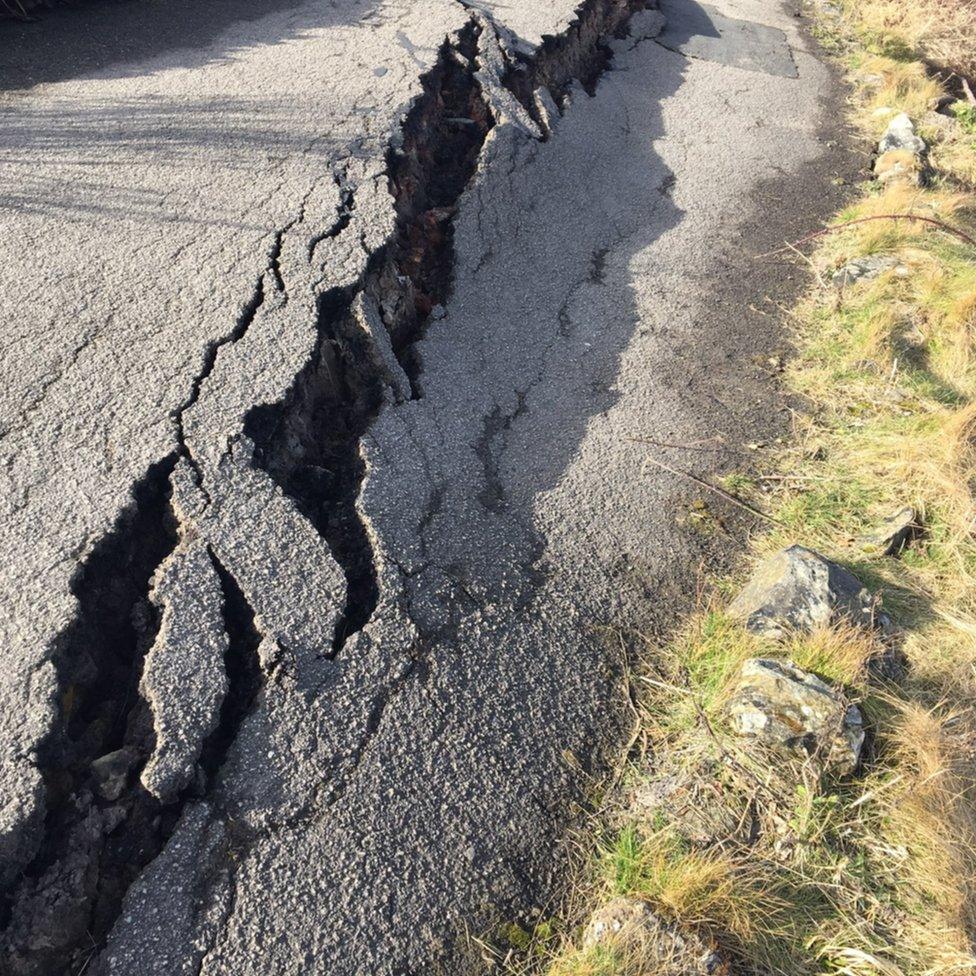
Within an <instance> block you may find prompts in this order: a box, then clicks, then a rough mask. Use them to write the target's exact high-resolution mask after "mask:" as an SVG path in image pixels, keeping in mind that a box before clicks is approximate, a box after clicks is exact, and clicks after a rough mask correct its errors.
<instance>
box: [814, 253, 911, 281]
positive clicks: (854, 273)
mask: <svg viewBox="0 0 976 976" xmlns="http://www.w3.org/2000/svg"><path fill="white" fill-rule="evenodd" d="M886 271H893V272H894V273H895V274H896V275H898V276H899V277H904V276H905V275H907V274H908V268H906V267H905V265H903V264H902V263H901V262H900V261H899V260H898V258H895V257H891V256H890V255H884V254H870V255H868V256H867V257H863V258H855V259H854V260H853V261H848V263H847V264H845V265H844V266H843V267H842V268H838V269H837V270H836V271H835V272H834V274H833V277H832V279H831V281H832V282H833V284H834V287H835V288H844V287H846V286H847V285H853V284H854V283H855V282H857V281H871V280H873V279H874V278H877V277H879V276H880V275H882V274H884V273H885V272H886Z"/></svg>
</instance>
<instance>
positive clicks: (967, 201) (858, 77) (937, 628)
mask: <svg viewBox="0 0 976 976" xmlns="http://www.w3.org/2000/svg"><path fill="white" fill-rule="evenodd" d="M820 30H821V34H822V37H823V39H824V40H825V41H826V42H827V43H828V44H829V46H830V47H831V49H832V50H833V51H834V52H835V53H836V54H837V56H838V57H841V58H843V60H844V61H845V63H846V67H847V69H848V72H849V76H850V80H851V85H852V92H853V94H852V99H851V119H852V121H853V123H854V125H855V126H856V127H857V128H858V129H860V130H861V132H863V134H864V136H865V139H870V140H871V141H872V142H876V141H877V139H878V137H879V136H880V135H881V134H882V132H883V131H884V129H885V127H886V126H887V124H888V122H889V121H890V119H891V118H892V117H894V116H895V115H896V114H897V113H899V112H905V113H907V114H908V115H909V116H911V117H912V119H913V120H914V121H915V123H916V125H917V126H918V130H919V132H920V134H921V135H922V136H923V137H924V138H925V139H926V142H927V143H928V144H929V147H930V149H929V156H928V161H929V165H930V167H931V173H930V178H929V180H928V183H927V185H926V186H924V187H918V186H915V185H910V184H909V183H908V182H905V181H902V182H894V183H891V184H889V185H887V186H881V185H879V184H877V183H875V182H872V181H868V182H867V183H866V184H865V186H864V187H863V188H862V192H861V193H860V195H859V197H858V199H857V200H856V201H855V202H854V203H852V204H851V206H850V207H849V208H848V209H847V210H845V211H844V212H843V213H840V214H838V215H837V217H836V219H835V220H834V221H833V222H832V224H831V230H830V232H828V233H825V234H824V235H822V236H821V237H819V238H818V244H817V247H816V249H815V251H814V253H813V254H812V256H811V257H810V258H809V259H808V260H809V265H810V269H811V271H812V276H813V278H814V279H815V283H814V284H813V286H812V287H811V289H810V291H809V293H808V294H807V295H806V297H805V298H804V299H803V300H802V301H801V303H800V304H799V306H798V307H797V308H796V309H795V310H794V325H795V341H796V348H797V354H796V356H795V359H794V360H793V362H792V364H791V365H790V367H789V368H788V370H787V373H786V382H787V385H788V387H789V389H790V390H791V391H792V392H793V393H794V394H795V395H797V396H798V397H800V398H801V399H802V401H803V402H804V404H805V409H804V410H803V412H802V413H800V414H798V415H797V417H796V420H795V428H796V429H795V437H794V438H793V439H792V443H793V445H794V446H793V447H792V448H790V449H789V450H787V451H785V452H783V453H781V454H780V455H779V456H776V457H772V456H770V457H768V458H767V459H766V464H767V466H768V468H769V470H768V471H767V472H764V473H763V474H762V475H756V474H750V475H748V476H746V475H738V476H733V477H732V478H731V479H727V481H726V488H727V489H728V488H729V487H730V486H731V487H732V488H734V490H735V492H736V493H738V494H739V495H742V496H744V498H745V500H747V501H748V502H749V503H750V504H752V505H754V506H761V507H763V508H764V509H765V510H766V511H767V512H768V513H769V515H770V516H771V522H772V524H773V526H774V527H773V528H772V529H771V530H770V531H767V532H765V533H764V534H762V535H761V536H758V537H757V538H756V539H755V540H754V542H753V546H752V550H753V551H752V557H751V558H752V560H758V559H759V558H761V557H762V556H764V555H766V554H768V553H769V552H771V551H774V550H777V549H779V548H782V547H784V546H786V545H789V544H791V543H794V542H802V543H803V544H804V545H807V546H810V547H812V548H815V549H818V550H820V551H821V552H823V553H825V554H826V555H828V556H830V557H832V558H835V559H837V560H839V561H841V562H843V563H844V564H845V565H847V566H848V567H850V569H851V570H852V571H853V572H855V573H856V574H857V575H858V576H859V577H860V578H861V579H862V580H863V581H864V582H865V583H866V584H867V585H868V586H869V587H870V588H871V589H872V590H873V591H875V592H876V593H879V594H881V595H883V599H884V604H885V609H886V610H887V611H888V612H889V613H890V614H891V616H892V617H893V618H894V621H895V624H896V631H895V634H894V636H893V637H890V636H889V637H887V638H884V639H882V638H881V637H879V636H877V635H876V634H874V633H867V632H865V631H863V630H857V629H854V628H852V627H849V626H844V625H839V624H838V625H834V626H831V627H828V628H825V629H822V630H819V631H816V632H814V633H806V634H796V635H794V636H793V637H791V638H789V639H788V640H786V641H785V642H783V641H781V642H775V643H774V642H773V641H771V640H770V639H768V638H763V637H759V636H755V635H753V634H750V633H748V632H747V631H746V630H745V629H744V628H743V627H742V626H741V625H740V624H739V623H737V622H735V621H734V620H732V619H730V617H729V616H728V614H727V613H726V612H725V610H724V609H723V607H724V599H725V597H727V596H728V594H729V592H730V590H731V588H732V585H733V581H720V582H718V583H716V585H715V587H714V590H715V596H714V597H713V598H712V601H711V603H710V604H709V605H708V606H706V607H704V608H703V609H702V610H701V611H700V612H699V613H698V614H696V615H695V617H694V618H693V619H692V620H691V621H690V622H688V623H687V625H686V626H685V628H684V629H683V631H682V632H681V633H680V634H679V636H678V637H677V638H676V639H675V640H674V641H673V642H672V643H671V644H670V645H669V646H668V647H667V648H665V649H663V652H662V649H661V648H660V647H648V653H647V655H646V661H645V664H644V665H643V670H642V672H641V673H640V674H639V675H638V676H637V677H636V678H635V682H634V683H635V685H636V687H638V688H639V693H638V694H637V696H636V697H637V699H638V718H637V723H636V728H635V738H634V741H635V743H637V745H636V746H635V747H634V748H632V749H631V751H630V755H629V756H628V759H627V764H626V767H625V770H624V774H623V777H622V784H621V785H620V786H618V787H617V788H616V789H614V790H612V791H611V793H610V794H609V795H608V797H607V799H606V801H605V803H604V806H603V809H602V810H601V812H600V814H599V816H598V817H597V818H596V820H595V823H594V831H593V836H592V837H591V838H588V839H584V842H583V845H582V846H583V847H584V848H586V849H587V850H589V851H595V853H592V854H590V855H589V856H588V860H587V863H586V866H585V868H584V869H583V870H582V871H581V872H580V882H579V888H578V890H577V891H575V892H574V893H573V896H572V898H571V899H570V902H569V903H568V905H567V908H566V910H565V911H563V912H562V913H560V916H559V917H558V918H555V919H549V920H546V921H545V922H544V923H542V924H541V925H539V926H537V927H536V929H535V930H534V931H527V930H525V929H523V928H520V927H518V926H510V927H509V929H510V931H509V932H508V934H507V952H506V951H505V947H503V951H502V954H503V956H504V962H503V967H505V968H507V970H508V971H510V972H513V973H528V972H532V973H545V974H546V976H652V974H656V973H662V974H664V973H670V974H674V973H677V972H689V971H691V970H688V969H687V968H686V969H681V968H680V967H679V965H678V964H677V963H676V961H675V959H674V958H673V957H672V955H669V953H668V952H662V947H661V943H662V941H664V942H667V941H668V939H667V938H665V939H663V940H662V939H650V940H644V941H641V940H637V941H635V940H634V939H633V938H624V937H623V936H620V937H617V938H615V939H614V938H612V939H609V940H608V939H600V940H595V941H594V940H593V939H588V938H586V936H585V932H586V930H587V926H588V925H590V926H591V927H592V922H593V920H594V919H595V918H598V917H600V913H601V912H605V911H606V909H607V906H608V905H609V906H612V905H613V904H616V903H617V902H619V899H620V898H621V896H624V897H630V898H632V899H639V901H640V902H641V903H646V904H648V905H649V906H650V907H651V908H652V909H653V912H654V914H655V917H656V918H659V919H662V920H664V922H665V923H666V924H667V925H670V926H673V927H674V928H673V931H678V932H681V933H684V934H685V936H687V937H689V938H694V939H696V940H698V941H697V942H696V944H698V945H700V946H706V947H710V948H714V949H716V950H718V953H719V955H718V956H717V957H716V958H717V959H718V960H719V961H718V962H715V963H714V965H715V966H716V967H717V968H715V969H714V971H715V972H748V973H777V974H784V976H819V974H828V973H837V974H847V976H868V974H879V976H935V974H962V973H974V972H976V955H974V951H973V945H974V942H973V939H974V933H976V898H974V895H976V890H974V889H976V796H974V795H973V787H974V784H976V713H974V706H976V585H974V582H976V542H974V534H973V532H974V525H976V507H974V496H973V489H974V484H976V451H974V434H976V357H974V338H976V247H973V246H972V245H971V244H969V243H967V242H966V241H965V240H964V239H961V238H960V237H959V236H957V235H954V234H952V233H949V232H947V231H946V228H947V227H951V228H954V229H955V230H959V231H962V232H963V235H964V236H965V235H968V236H970V237H972V236H974V235H976V190H974V187H976V106H973V105H971V104H969V103H968V102H967V101H966V100H965V99H964V100H957V101H955V102H952V100H951V98H950V97H949V94H948V92H949V88H948V87H947V86H948V84H949V83H952V84H956V83H957V81H958V79H956V80H955V81H954V80H953V79H950V78H948V77H944V78H943V79H941V80H940V78H939V77H937V76H934V75H933V73H932V70H931V65H932V63H933V62H938V63H940V64H942V65H946V66H949V67H951V68H953V69H954V70H956V71H958V72H968V73H969V74H970V75H972V74H973V68H974V67H976V5H972V4H969V3H957V2H951V0H920V2H918V3H913V4H907V3H903V2H901V0H842V2H840V3H839V4H838V3H835V4H834V5H833V7H832V10H831V11H830V12H829V16H828V15H823V20H822V21H821V25H820ZM953 90H956V91H958V87H957V88H955V89H953ZM939 108H941V111H937V109H939ZM892 214H898V215H909V216H913V217H923V218H927V221H928V222H926V221H922V220H908V219H901V220H892V219H866V218H879V217H886V215H892ZM855 221H857V223H855ZM868 256H883V257H886V258H890V259H891V262H890V264H891V267H890V268H889V269H888V270H886V271H885V272H883V273H882V274H880V275H878V276H877V277H875V278H873V279H872V280H869V281H862V282H858V283H855V284H853V285H849V286H846V287H844V288H842V289H838V288H835V287H834V285H833V283H832V275H833V273H834V272H835V271H836V270H837V269H839V268H841V267H843V266H844V265H846V264H847V263H848V262H851V261H854V260H856V259H861V258H864V257H868ZM904 506H911V507H912V508H914V510H915V512H916V513H917V521H918V522H919V523H920V524H921V526H922V527H923V528H922V530H921V531H920V532H918V533H916V536H915V538H914V539H913V540H912V541H911V542H910V543H909V544H908V545H907V547H906V548H904V549H903V550H902V551H901V552H900V553H898V554H896V555H894V556H892V555H886V554H885V553H884V552H882V551H879V550H878V549H877V548H874V547H872V545H871V543H870V542H868V541H865V534H866V533H867V532H868V530H869V529H871V527H872V526H876V525H877V524H878V523H879V521H880V520H882V519H884V518H885V517H886V516H888V515H890V514H891V513H892V511H893V510H897V509H900V508H902V507H904ZM893 649H897V653H898V656H899V659H903V660H906V661H907V662H908V666H907V668H906V669H904V671H902V672H901V673H898V674H897V675H896V674H895V672H892V671H887V672H886V671H884V670H883V669H882V670H881V671H880V672H879V669H878V668H877V667H874V666H873V662H874V663H876V662H877V661H878V660H879V659H884V658H885V657H886V656H887V657H888V658H889V659H890V656H891V654H892V652H893ZM771 656H776V657H783V658H788V659H790V660H792V661H794V662H795V663H796V664H797V665H798V666H800V667H801V668H803V669H805V670H809V671H812V672H815V673H816V674H818V675H819V676H821V677H822V678H824V679H825V680H827V681H829V682H830V683H832V684H833V685H835V686H837V687H838V688H842V689H843V690H844V692H845V694H846V696H847V697H848V699H849V700H851V701H853V702H856V703H858V704H859V706H860V708H861V710H862V712H863V714H864V716H865V719H866V722H867V726H868V730H869V738H868V742H867V746H866V749H865V753H864V755H863V761H862V764H861V767H860V769H859V770H858V772H857V773H856V774H855V775H852V776H847V777H845V778H836V777H835V778H831V777H829V776H824V775H821V773H820V772H819V771H817V770H816V769H814V768H813V767H812V766H811V765H810V764H809V763H803V762H800V761H799V760H797V759H792V758H784V757H782V756H775V757H761V756H757V755H756V753H755V751H754V750H752V751H749V752H746V751H744V750H743V749H742V748H740V745H739V741H738V740H737V739H736V737H735V736H733V735H732V734H731V733H730V730H729V729H728V728H727V727H726V726H725V724H724V719H723V715H724V712H723V709H722V706H723V704H724V702H725V701H726V700H727V698H728V696H729V694H730V689H731V688H732V686H733V682H734V680H735V678H736V676H737V673H738V670H739V668H740V666H741V664H742V662H743V661H744V660H745V659H747V658H751V657H771ZM884 675H887V677H885V676H884ZM662 784H664V785H662ZM675 784H677V788H675ZM668 931H669V932H670V931H672V930H671V929H669V930H668ZM669 938H670V936H669ZM672 944H673V940H672Z"/></svg>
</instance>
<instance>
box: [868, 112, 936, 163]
mask: <svg viewBox="0 0 976 976" xmlns="http://www.w3.org/2000/svg"><path fill="white" fill-rule="evenodd" d="M927 148H928V147H927V146H926V145H925V140H924V139H923V138H922V137H921V136H919V135H916V133H915V125H914V123H913V122H912V120H911V119H910V118H909V117H908V116H907V115H906V114H905V113H904V112H900V113H899V114H898V115H896V116H895V117H894V118H893V119H892V120H891V121H890V122H889V123H888V128H887V129H886V130H885V134H884V135H883V136H882V137H881V141H880V142H879V143H878V154H879V155H882V156H883V155H884V154H885V153H886V152H890V151H891V150H893V149H900V150H905V151H906V152H909V153H911V154H912V155H914V156H922V155H924V154H925V151H926V149H927Z"/></svg>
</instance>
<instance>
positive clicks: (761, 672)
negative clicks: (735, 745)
mask: <svg viewBox="0 0 976 976" xmlns="http://www.w3.org/2000/svg"><path fill="white" fill-rule="evenodd" d="M725 707H726V712H727V715H728V719H729V725H730V726H731V728H732V730H733V732H735V733H737V734H738V735H740V736H744V737H747V738H750V739H752V740H754V741H756V742H759V743H761V744H762V745H763V746H764V747H767V748H771V749H774V750H779V751H785V752H789V753H792V754H793V755H796V756H799V757H800V758H804V759H806V758H812V759H813V760H815V761H816V762H817V763H818V764H819V765H820V767H821V768H822V769H824V770H828V769H829V770H830V771H832V772H834V773H837V774H839V775H844V774H846V773H850V772H853V771H854V769H855V768H856V767H857V764H858V762H859V760H860V758H861V747H862V745H863V744H864V723H863V720H862V718H861V712H860V709H858V707H857V706H856V705H852V704H851V703H850V702H848V700H847V699H846V698H845V697H844V695H843V694H841V692H839V691H838V690H836V689H835V688H831V687H830V685H828V684H827V683H826V682H825V681H823V680H822V679H820V678H818V677H817V676H816V675H815V674H811V673H810V672H808V671H803V670H802V669H801V668H798V667H797V666H796V665H795V664H793V663H791V662H789V661H773V660H766V659H763V658H750V659H749V660H747V661H745V662H743V665H742V670H741V672H740V674H739V680H738V683H737V685H736V687H735V690H734V691H733V694H732V697H731V698H730V699H729V701H728V703H727V705H726V706H725Z"/></svg>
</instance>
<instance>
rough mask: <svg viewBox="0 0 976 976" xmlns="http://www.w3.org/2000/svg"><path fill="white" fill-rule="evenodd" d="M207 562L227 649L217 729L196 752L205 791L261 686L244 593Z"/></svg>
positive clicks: (256, 645) (258, 640) (253, 631)
mask: <svg viewBox="0 0 976 976" xmlns="http://www.w3.org/2000/svg"><path fill="white" fill-rule="evenodd" d="M210 559H211V561H212V562H213V565H214V569H215V570H216V573H217V576H218V577H219V579H220V589H221V592H222V593H223V597H224V630H225V631H226V633H227V650H226V652H225V654H224V671H225V673H226V675H227V693H226V694H225V695H224V701H223V703H222V704H221V707H220V720H219V721H218V723H217V727H216V728H215V729H214V730H213V732H211V733H210V735H209V736H207V738H206V740H205V741H204V743H203V747H202V748H201V750H200V760H199V762H200V768H201V769H202V770H203V774H204V777H205V779H206V790H207V791H209V789H210V787H211V786H212V785H213V782H214V779H215V778H216V776H217V773H218V772H219V771H220V768H221V766H223V764H224V760H225V759H226V758H227V753H228V751H229V749H230V747H231V746H232V745H233V743H234V740H235V739H236V738H237V733H238V732H239V731H240V727H241V723H242V722H243V721H244V719H245V718H246V717H247V715H248V713H249V712H250V711H251V708H252V706H253V705H254V700H255V699H256V698H257V695H258V692H259V691H260V690H261V687H262V686H263V684H264V672H263V671H262V669H261V663H260V661H259V659H258V648H259V647H260V645H261V635H260V634H259V633H258V629H257V627H256V626H255V623H254V610H253V608H252V607H251V606H250V604H249V603H248V602H247V597H246V596H245V595H244V591H243V590H242V589H241V588H240V586H239V585H238V583H237V580H235V579H234V577H233V576H232V575H231V574H230V572H228V570H227V569H226V568H225V567H224V566H223V564H222V563H221V562H220V560H219V559H217V557H216V556H215V555H214V553H213V551H212V550H210Z"/></svg>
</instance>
